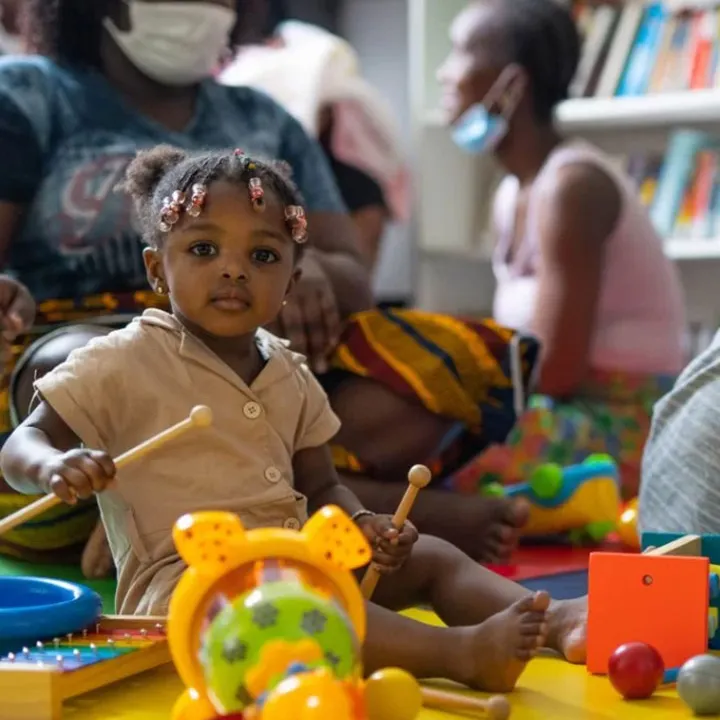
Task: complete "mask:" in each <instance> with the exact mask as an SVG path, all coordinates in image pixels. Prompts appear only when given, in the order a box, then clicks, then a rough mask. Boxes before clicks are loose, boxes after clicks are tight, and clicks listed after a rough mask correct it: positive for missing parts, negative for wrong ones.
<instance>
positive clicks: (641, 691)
mask: <svg viewBox="0 0 720 720" xmlns="http://www.w3.org/2000/svg"><path fill="white" fill-rule="evenodd" d="M664 674H665V663H664V662H663V659H662V657H660V653H659V652H658V651H657V650H656V649H655V648H654V647H652V645H647V644H646V643H641V642H631V643H626V644H625V645H621V646H620V647H619V648H618V649H617V650H615V652H614V653H613V654H612V655H611V656H610V662H609V663H608V675H609V677H610V682H611V683H612V686H613V687H614V688H615V689H616V690H617V691H618V692H619V693H620V694H621V695H622V696H623V697H624V698H625V699H626V700H642V699H643V698H649V697H650V696H651V695H652V694H653V693H654V692H655V691H656V690H657V688H658V685H660V683H661V682H662V679H663V675H664Z"/></svg>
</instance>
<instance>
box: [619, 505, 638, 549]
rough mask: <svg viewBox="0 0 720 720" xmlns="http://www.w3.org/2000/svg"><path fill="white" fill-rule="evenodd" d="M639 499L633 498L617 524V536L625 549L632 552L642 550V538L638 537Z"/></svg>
mask: <svg viewBox="0 0 720 720" xmlns="http://www.w3.org/2000/svg"><path fill="white" fill-rule="evenodd" d="M637 516H638V499H637V498H633V499H632V500H630V501H628V503H627V504H626V505H625V507H624V508H623V511H622V512H621V513H620V517H619V518H618V522H617V534H618V537H619V538H620V542H622V544H623V545H625V547H627V548H629V549H631V550H638V551H639V550H640V536H639V535H638V526H637V524H638V517H637Z"/></svg>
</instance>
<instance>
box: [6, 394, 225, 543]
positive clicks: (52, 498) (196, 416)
mask: <svg viewBox="0 0 720 720" xmlns="http://www.w3.org/2000/svg"><path fill="white" fill-rule="evenodd" d="M210 425H212V411H211V410H210V408H209V407H207V406H206V405H198V406H197V407H194V408H193V409H192V410H191V412H190V415H189V416H188V417H187V418H185V420H183V421H182V422H179V423H178V424H177V425H173V426H172V427H170V428H168V429H167V430H163V431H162V432H160V433H158V434H157V435H155V436H154V437H151V438H150V439H149V440H146V441H145V442H143V443H140V445H138V446H137V447H134V448H133V449H132V450H128V451H127V452H125V453H123V454H122V455H120V456H118V457H117V458H115V467H116V468H117V469H118V470H119V469H120V468H121V467H124V466H125V465H128V464H129V463H131V462H133V461H135V460H139V459H140V458H142V457H145V455H148V454H149V453H151V452H153V451H154V450H157V448H159V447H160V446H162V445H164V444H165V443H166V442H168V441H170V440H174V439H175V438H176V437H178V436H179V435H182V434H183V433H184V432H186V431H187V430H192V429H193V428H204V427H209V426H210ZM60 502H61V500H60V498H59V497H57V495H46V496H45V497H44V498H41V499H40V500H37V501H36V502H34V503H32V504H31V505H28V506H27V507H25V508H23V509H22V510H18V511H17V512H16V513H13V514H12V515H9V516H8V517H6V518H4V519H3V520H0V535H2V534H3V533H6V532H9V531H10V530H12V529H13V528H16V527H17V526H18V525H22V524H23V523H26V522H27V521H28V520H32V519H33V518H34V517H36V516H38V515H41V514H42V513H44V512H46V511H47V510H50V509H51V508H53V507H55V506H56V505H58V504H59V503H60Z"/></svg>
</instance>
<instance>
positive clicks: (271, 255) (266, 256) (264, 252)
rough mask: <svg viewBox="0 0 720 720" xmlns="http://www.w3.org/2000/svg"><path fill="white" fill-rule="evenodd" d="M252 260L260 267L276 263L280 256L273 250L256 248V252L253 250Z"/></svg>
mask: <svg viewBox="0 0 720 720" xmlns="http://www.w3.org/2000/svg"><path fill="white" fill-rule="evenodd" d="M252 259H253V260H254V261H255V262H258V263H261V264H262V265H271V264H272V263H276V262H278V261H279V260H280V256H279V255H278V254H277V253H276V252H275V251H274V250H268V249H266V248H258V249H257V250H253V253H252Z"/></svg>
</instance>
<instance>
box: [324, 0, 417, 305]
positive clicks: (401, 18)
mask: <svg viewBox="0 0 720 720" xmlns="http://www.w3.org/2000/svg"><path fill="white" fill-rule="evenodd" d="M407 30H408V28H407V2H406V0H342V1H341V3H340V13H339V25H338V31H339V33H340V34H341V35H342V36H343V37H345V38H347V39H348V41H349V42H350V43H351V44H352V45H353V46H354V47H355V49H356V50H357V52H358V54H359V56H360V61H361V63H362V69H363V74H364V75H365V77H366V78H367V80H368V81H369V82H371V83H372V84H373V85H374V86H375V87H376V88H377V89H378V90H379V91H380V92H381V93H383V95H384V96H385V97H386V98H387V100H388V102H389V103H390V106H391V108H392V109H393V111H394V112H395V116H396V118H397V121H398V124H399V128H400V132H401V136H402V138H403V139H404V140H405V149H406V151H407V153H408V156H409V155H410V151H411V124H410V98H409V88H408V32H407ZM412 257H413V252H412V240H411V234H410V227H409V226H402V225H398V224H393V225H392V226H391V227H390V228H389V230H388V233H387V238H386V240H385V244H384V249H383V254H382V258H381V261H380V267H379V269H378V274H377V278H376V283H375V285H376V292H377V295H378V297H379V298H380V299H381V300H382V299H387V298H390V299H396V298H405V297H409V296H410V295H411V293H412V285H413V282H412V278H413V269H412Z"/></svg>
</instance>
